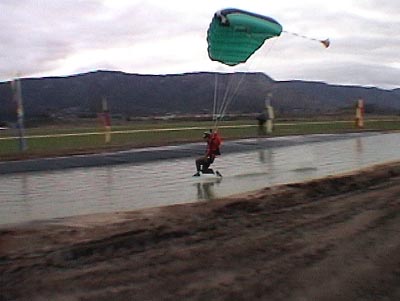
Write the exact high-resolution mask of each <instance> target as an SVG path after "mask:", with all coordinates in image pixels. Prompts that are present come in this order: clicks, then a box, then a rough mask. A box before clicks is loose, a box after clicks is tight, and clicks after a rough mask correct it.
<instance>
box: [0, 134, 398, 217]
mask: <svg viewBox="0 0 400 301" xmlns="http://www.w3.org/2000/svg"><path fill="white" fill-rule="evenodd" d="M282 139H283V138H282ZM285 139H289V138H285ZM399 145H400V134H380V135H373V136H367V137H360V136H355V137H353V138H351V139H346V140H336V141H329V142H317V143H310V144H301V145H294V146H284V147H275V148H265V149H260V150H254V151H246V152H242V153H230V154H224V155H223V156H221V157H220V158H218V160H217V161H216V163H215V166H214V168H216V169H218V170H220V171H221V172H222V174H223V175H224V177H223V178H222V179H218V178H216V179H213V180H212V179H209V180H206V181H199V180H198V179H194V178H193V177H192V174H193V168H194V167H193V166H194V158H187V159H176V160H164V161H156V162H151V163H142V164H127V165H115V166H105V167H96V168H77V169H70V170H62V171H52V172H36V173H26V174H13V175H4V176H0V223H2V224H6V223H12V222H21V221H29V220H36V219H47V218H55V217H63V216H71V215H78V214H88V213H96V212H112V211H123V210H133V209H137V208H146V207H155V206H164V205H169V204H177V203H185V202H192V201H196V200H212V199H215V198H220V197H223V196H227V195H232V194H235V193H242V192H245V191H251V190H255V189H260V188H263V187H266V186H270V185H274V184H280V183H287V182H297V181H304V180H307V179H312V178H316V177H322V176H326V175H331V174H336V173H341V172H345V171H349V170H352V169H355V168H360V167H363V166H368V165H370V164H374V163H382V162H385V161H393V160H400V152H398V149H399ZM383 146H384V147H383Z"/></svg>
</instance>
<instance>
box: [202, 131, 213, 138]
mask: <svg viewBox="0 0 400 301" xmlns="http://www.w3.org/2000/svg"><path fill="white" fill-rule="evenodd" d="M210 136H211V133H210V132H208V131H207V132H204V133H203V138H207V137H210Z"/></svg>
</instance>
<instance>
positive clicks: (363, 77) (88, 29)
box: [0, 0, 400, 88]
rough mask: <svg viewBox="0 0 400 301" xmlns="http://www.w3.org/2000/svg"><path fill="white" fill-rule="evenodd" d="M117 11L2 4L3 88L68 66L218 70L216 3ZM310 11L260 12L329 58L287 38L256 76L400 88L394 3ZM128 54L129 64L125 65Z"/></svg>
mask: <svg viewBox="0 0 400 301" xmlns="http://www.w3.org/2000/svg"><path fill="white" fill-rule="evenodd" d="M110 3H112V4H113V5H114V4H115V3H114V2H109V3H104V2H103V1H101V0H58V1H52V0H37V1H32V0H19V1H14V0H2V1H1V2H0V11H1V12H2V13H1V14H0V25H1V27H2V30H1V31H0V40H1V41H2V43H1V44H0V80H7V79H9V78H10V77H12V76H15V74H16V73H17V72H19V73H20V74H21V75H23V76H31V75H38V76H42V75H46V74H53V73H54V72H57V70H59V69H60V68H61V67H62V66H66V67H69V69H68V68H64V70H69V71H70V72H72V73H75V72H81V71H90V70H96V69H100V68H108V69H113V70H124V71H127V72H141V73H147V72H150V73H157V70H160V71H158V72H160V73H174V72H183V71H187V72H191V71H199V70H204V71H205V70H216V68H217V67H215V66H217V65H216V64H215V63H212V62H210V61H209V59H208V57H207V50H206V48H207V45H206V41H205V39H206V31H207V28H208V25H209V22H210V21H211V17H212V15H213V13H214V11H211V10H210V6H211V5H210V4H211V3H213V2H212V1H208V0H206V1H205V2H201V3H198V5H197V8H196V9H193V2H191V1H186V2H185V1H184V2H179V6H172V4H171V2H168V3H166V2H165V3H164V2H162V3H159V2H156V1H133V2H126V3H125V6H123V7H116V6H113V5H110ZM206 3H207V4H206ZM218 3H225V2H224V1H219V2H218ZM305 3H306V4H303V3H301V4H294V5H293V4H292V2H290V3H289V2H288V1H282V3H281V4H278V5H275V6H273V7H272V6H268V7H267V6H266V5H265V4H263V2H260V3H259V7H260V12H264V10H266V11H268V9H267V8H271V15H273V17H275V18H276V19H277V20H278V21H280V22H281V23H282V25H283V26H284V28H285V29H286V30H288V31H293V32H298V33H300V34H304V35H308V36H311V37H315V38H318V39H324V38H326V37H330V38H331V41H332V45H331V47H330V48H329V49H323V48H322V47H320V46H318V45H316V44H315V43H311V42H307V41H304V40H301V39H299V38H296V37H292V36H290V35H287V34H283V35H282V37H281V38H279V39H277V40H276V41H273V42H272V41H268V42H267V43H266V45H265V47H264V48H265V49H261V50H260V51H259V52H260V53H259V54H257V55H259V56H261V57H262V58H264V57H265V61H263V59H261V62H260V63H258V67H257V68H258V70H265V72H266V73H267V74H269V75H271V76H275V77H277V78H279V79H285V78H287V79H289V78H298V79H304V80H310V79H312V80H321V81H326V82H331V83H353V84H360V85H377V86H381V87H386V88H388V87H389V88H390V87H398V86H399V83H396V77H397V78H399V76H398V75H399V65H398V64H399V63H400V62H399V61H400V59H399V57H400V56H399V55H398V53H400V34H399V33H400V18H399V16H400V15H399V11H400V9H399V5H398V3H397V0H383V1H381V0H380V1H377V0H375V1H374V0H363V1H355V0H354V1H352V2H351V1H349V3H350V4H351V6H350V7H351V9H346V10H344V9H343V8H342V7H341V6H339V5H335V4H327V3H322V2H311V1H306V2H305ZM175 4H176V3H175ZM289 4H290V5H289ZM213 7H216V4H214V5H213ZM288 7H290V8H291V9H288ZM220 8H222V7H220ZM186 38H187V41H188V42H185V39H186ZM270 44H272V46H270ZM145 47H149V48H148V49H147V51H146V50H144V48H145ZM115 49H120V50H121V51H119V52H118V51H114V52H113V50H115ZM124 49H127V50H129V52H127V51H126V52H125V53H124V52H123V50H124ZM102 50H104V51H103V52H102ZM80 53H85V55H86V56H83V59H82V58H81V60H79V61H78V60H76V61H74V63H72V62H71V58H76V57H77V56H78V55H79V54H80ZM91 53H93V56H91V55H90V54H91ZM122 54H124V55H128V56H127V58H126V59H125V60H124V59H123V58H122ZM95 55H98V56H96V57H95ZM120 55H121V57H120ZM115 56H117V57H115ZM86 57H88V59H87V61H84V58H86ZM157 68H158V69H157ZM185 68H187V69H185ZM218 68H219V67H218ZM147 70H150V71H147ZM176 70H177V71H176ZM69 71H68V72H69Z"/></svg>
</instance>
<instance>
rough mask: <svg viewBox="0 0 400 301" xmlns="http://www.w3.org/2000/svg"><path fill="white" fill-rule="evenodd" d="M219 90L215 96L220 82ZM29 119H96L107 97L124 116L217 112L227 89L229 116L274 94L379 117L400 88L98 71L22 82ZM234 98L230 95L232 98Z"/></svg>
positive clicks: (294, 103)
mask: <svg viewBox="0 0 400 301" xmlns="http://www.w3.org/2000/svg"><path fill="white" fill-rule="evenodd" d="M216 80H217V83H218V87H219V89H218V90H217V91H215V83H216ZM21 85H22V94H23V99H24V107H25V115H26V116H27V117H28V118H29V117H35V116H43V115H49V114H50V115H57V116H63V115H71V114H72V115H73V114H85V113H86V114H94V113H96V112H99V111H101V99H102V97H107V99H108V103H109V107H110V111H111V112H112V113H113V114H121V115H123V116H126V117H128V116H151V115H163V114H168V113H170V114H177V115H179V114H202V113H212V110H213V103H214V93H215V92H216V93H217V95H218V99H220V100H221V99H223V98H224V95H225V94H224V93H225V91H226V87H227V86H229V87H230V88H229V89H228V90H229V91H230V93H234V94H235V96H234V98H233V100H232V103H231V104H230V105H229V107H228V110H227V113H255V112H260V111H261V110H262V109H263V107H264V100H265V99H266V97H267V95H268V93H272V102H273V105H274V107H275V108H276V109H277V110H278V111H279V112H282V113H294V114H296V113H297V114H301V113H307V114H313V113H317V112H322V113H329V112H335V111H338V110H342V109H344V108H350V107H352V106H354V104H355V100H357V99H358V98H363V99H364V100H365V102H366V104H367V107H369V108H370V109H373V110H375V111H377V112H392V113H393V112H400V89H395V90H382V89H378V88H365V87H356V86H337V85H329V84H325V83H319V82H305V81H274V80H273V79H271V78H270V77H268V76H267V75H265V74H264V73H233V74H217V76H216V74H215V73H208V72H203V73H187V74H177V75H138V74H127V73H123V72H114V71H96V72H91V73H85V74H79V75H74V76H68V77H47V78H35V79H23V80H22V81H21ZM229 97H230V96H229V95H228V99H230V98H229ZM0 103H1V104H2V105H1V106H0V120H9V119H12V118H13V116H15V104H13V103H12V101H11V91H10V87H9V82H4V83H0Z"/></svg>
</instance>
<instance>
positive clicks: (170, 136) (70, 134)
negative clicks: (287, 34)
mask: <svg viewBox="0 0 400 301" xmlns="http://www.w3.org/2000/svg"><path fill="white" fill-rule="evenodd" d="M212 127H213V123H212V122H207V121H197V122H187V121H185V122H171V121H163V122H162V121H157V122H150V121H149V122H135V123H134V122H132V123H130V124H125V125H115V126H113V127H112V138H111V142H110V143H108V144H106V143H105V139H104V132H103V129H102V128H101V127H99V126H96V125H95V124H93V125H89V126H88V125H86V126H72V125H71V126H65V125H64V126H47V127H42V128H33V129H27V130H26V139H27V144H28V149H27V150H26V151H24V152H21V151H20V150H19V140H18V138H17V132H16V131H15V130H12V129H9V130H3V131H1V132H0V160H13V159H24V158H30V157H47V156H57V155H70V154H79V153H92V152H101V151H112V150H118V149H127V148H134V147H144V146H157V145H166V144H178V143H184V142H196V141H202V138H201V137H202V132H203V131H204V130H207V129H209V128H212ZM372 130H379V131H386V130H400V118H390V119H382V118H380V119H367V120H366V121H365V126H364V128H363V129H361V131H372ZM218 131H219V133H220V134H221V136H222V137H223V139H225V140H230V139H239V138H248V137H256V136H258V126H257V124H256V123H255V121H254V120H236V121H223V122H221V123H220V124H219V130H218ZM351 131H360V129H356V128H355V126H354V122H353V121H334V120H333V121H332V120H331V121H276V123H275V127H274V131H273V133H272V134H270V135H269V136H283V135H304V134H316V133H342V132H351ZM266 136H267V135H266Z"/></svg>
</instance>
